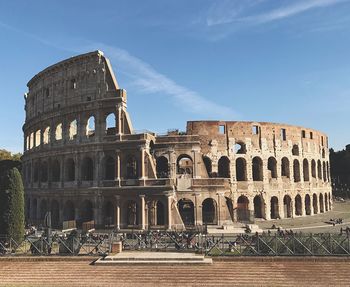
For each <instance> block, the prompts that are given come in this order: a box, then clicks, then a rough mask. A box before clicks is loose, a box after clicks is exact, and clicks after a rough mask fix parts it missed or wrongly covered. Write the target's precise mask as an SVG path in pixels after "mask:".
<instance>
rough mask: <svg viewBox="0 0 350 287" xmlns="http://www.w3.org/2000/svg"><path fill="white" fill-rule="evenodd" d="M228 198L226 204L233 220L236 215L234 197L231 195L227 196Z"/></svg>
mask: <svg viewBox="0 0 350 287" xmlns="http://www.w3.org/2000/svg"><path fill="white" fill-rule="evenodd" d="M225 199H226V206H227V209H228V212H229V213H230V217H231V220H232V221H233V220H234V215H233V202H232V199H231V198H229V197H225Z"/></svg>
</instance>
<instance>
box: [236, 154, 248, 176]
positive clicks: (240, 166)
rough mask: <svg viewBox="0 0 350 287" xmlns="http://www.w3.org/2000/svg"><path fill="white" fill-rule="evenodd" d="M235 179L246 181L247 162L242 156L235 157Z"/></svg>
mask: <svg viewBox="0 0 350 287" xmlns="http://www.w3.org/2000/svg"><path fill="white" fill-rule="evenodd" d="M236 180H237V181H247V163H246V161H245V159H244V158H242V157H239V158H237V159H236Z"/></svg>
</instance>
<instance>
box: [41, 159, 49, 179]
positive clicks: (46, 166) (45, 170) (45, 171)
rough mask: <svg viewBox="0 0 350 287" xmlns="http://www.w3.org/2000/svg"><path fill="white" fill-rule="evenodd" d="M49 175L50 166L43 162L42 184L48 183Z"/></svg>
mask: <svg viewBox="0 0 350 287" xmlns="http://www.w3.org/2000/svg"><path fill="white" fill-rule="evenodd" d="M47 174H48V165H47V162H46V161H43V162H42V163H41V164H40V181H41V182H47V179H48V176H47Z"/></svg>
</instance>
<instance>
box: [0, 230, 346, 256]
mask: <svg viewBox="0 0 350 287" xmlns="http://www.w3.org/2000/svg"><path fill="white" fill-rule="evenodd" d="M117 242H122V246H123V249H124V250H132V251H164V252H166V251H173V252H196V253H201V254H205V255H207V256H350V237H349V235H347V234H329V233H320V234H287V235H286V234H283V235H281V234H274V235H272V234H270V235H269V234H262V235H260V234H259V235H258V234H256V235H248V234H242V235H221V236H217V235H215V236H212V235H208V234H203V233H199V232H165V231H149V232H131V233H121V232H118V233H117V232H112V233H110V234H97V233H80V234H79V233H78V232H76V231H73V232H71V233H70V234H68V235H64V234H63V235H62V234H60V235H59V234H55V235H53V236H52V237H48V236H45V234H43V235H41V236H27V237H25V238H24V239H23V240H17V241H16V240H13V239H11V238H6V237H0V256H1V255H106V254H108V253H109V252H110V251H111V250H112V249H113V248H112V247H113V244H115V243H117Z"/></svg>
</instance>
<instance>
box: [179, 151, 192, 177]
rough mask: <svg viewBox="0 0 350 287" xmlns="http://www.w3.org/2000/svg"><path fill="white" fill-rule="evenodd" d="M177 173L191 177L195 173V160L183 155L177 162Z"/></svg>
mask: <svg viewBox="0 0 350 287" xmlns="http://www.w3.org/2000/svg"><path fill="white" fill-rule="evenodd" d="M176 167H177V173H178V174H184V175H191V176H192V173H193V160H192V158H191V157H190V156H189V155H187V154H181V155H179V157H178V158H177V161H176Z"/></svg>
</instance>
